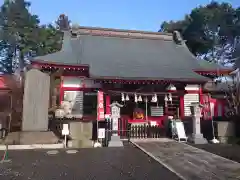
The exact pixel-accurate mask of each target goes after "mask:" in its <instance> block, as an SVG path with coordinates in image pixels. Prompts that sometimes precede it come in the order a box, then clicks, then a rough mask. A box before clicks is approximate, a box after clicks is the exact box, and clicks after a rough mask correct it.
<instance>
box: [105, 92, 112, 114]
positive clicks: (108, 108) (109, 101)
mask: <svg viewBox="0 0 240 180" xmlns="http://www.w3.org/2000/svg"><path fill="white" fill-rule="evenodd" d="M110 104H111V98H110V96H109V95H106V105H105V107H106V114H111V107H110Z"/></svg>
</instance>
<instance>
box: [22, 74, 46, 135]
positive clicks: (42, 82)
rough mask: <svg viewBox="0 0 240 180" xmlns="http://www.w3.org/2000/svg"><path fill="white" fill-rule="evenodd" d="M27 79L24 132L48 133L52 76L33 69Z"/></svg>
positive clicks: (24, 98)
mask: <svg viewBox="0 0 240 180" xmlns="http://www.w3.org/2000/svg"><path fill="white" fill-rule="evenodd" d="M25 77H26V78H25V86H24V97H23V121H22V131H31V132H36V131H47V130H48V107H49V91H50V76H49V75H48V74H45V73H42V72H41V71H39V70H37V69H31V70H29V71H28V72H27V73H26V76H25Z"/></svg>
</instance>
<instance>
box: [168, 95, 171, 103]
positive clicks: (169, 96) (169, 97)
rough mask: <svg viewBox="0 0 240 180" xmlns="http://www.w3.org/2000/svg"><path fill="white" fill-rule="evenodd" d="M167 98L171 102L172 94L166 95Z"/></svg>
mask: <svg viewBox="0 0 240 180" xmlns="http://www.w3.org/2000/svg"><path fill="white" fill-rule="evenodd" d="M168 100H169V101H171V102H172V94H169V95H168Z"/></svg>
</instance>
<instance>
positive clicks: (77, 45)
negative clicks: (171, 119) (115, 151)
mask: <svg viewBox="0 0 240 180" xmlns="http://www.w3.org/2000/svg"><path fill="white" fill-rule="evenodd" d="M31 66H32V68H37V69H39V70H41V71H42V72H45V73H48V74H49V75H50V77H51V92H50V95H51V98H50V102H49V109H51V108H52V109H56V108H57V107H59V105H60V104H61V102H62V101H71V102H72V103H73V108H72V112H71V113H72V115H73V116H76V117H77V118H80V119H82V120H96V119H97V104H98V101H97V93H98V92H99V91H101V92H103V95H104V114H105V115H108V114H110V113H111V112H110V106H109V105H110V104H111V103H112V102H116V101H117V102H118V103H120V104H122V105H124V106H123V107H122V108H121V118H122V119H127V120H128V122H129V123H141V122H143V123H145V122H155V123H156V124H162V121H163V120H164V118H165V117H167V116H178V117H179V118H180V119H182V120H183V119H184V118H186V117H188V116H190V115H191V113H190V105H191V103H196V102H198V103H203V104H204V103H205V101H204V97H205V96H206V94H208V93H209V92H207V91H206V90H205V89H204V85H205V84H206V83H207V82H209V81H211V80H212V79H213V78H215V77H217V76H220V75H227V74H228V73H230V72H231V71H232V69H230V68H226V67H221V66H219V65H217V64H213V63H209V62H207V61H204V60H201V61H200V60H197V59H196V57H195V56H194V55H193V54H192V53H191V52H190V51H189V49H188V48H187V46H186V44H185V41H184V40H183V39H182V38H181V36H180V35H179V33H178V32H174V33H173V34H168V33H162V32H146V31H133V30H120V29H106V28H93V27H79V28H77V29H72V30H69V31H65V32H64V37H63V44H62V49H61V50H60V51H59V52H55V53H52V54H47V55H44V56H39V57H35V58H34V59H33V60H32V61H31ZM205 93H206V94H205ZM204 94H205V95H204ZM214 102H215V103H214V106H215V107H211V108H213V109H214V110H213V111H214V112H215V115H216V116H222V115H224V112H223V111H224V110H223V109H224V108H223V106H224V103H223V102H222V101H219V102H216V100H215V101H214ZM220 107H221V108H220Z"/></svg>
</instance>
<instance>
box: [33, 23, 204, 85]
mask: <svg viewBox="0 0 240 180" xmlns="http://www.w3.org/2000/svg"><path fill="white" fill-rule="evenodd" d="M34 60H35V61H37V60H41V61H46V62H49V63H50V62H51V63H60V64H66V65H67V64H68V65H79V64H83V65H89V67H90V70H89V71H90V76H92V77H96V78H106V77H108V78H124V79H126V78H127V79H156V80H157V79H169V80H179V81H184V80H193V81H194V80H197V81H207V80H208V79H207V78H205V77H203V76H201V75H198V74H197V73H195V72H194V71H193V70H194V69H200V68H201V66H200V64H199V63H198V61H197V60H196V58H195V57H194V56H193V55H192V54H191V53H190V51H189V50H188V48H187V47H186V45H185V44H184V43H180V44H179V43H176V42H175V41H174V40H173V36H171V35H169V34H162V33H147V32H142V31H125V30H122V31H120V30H111V29H110V30H109V29H107V30H106V29H96V28H95V29H94V28H92V29H88V28H82V29H80V30H79V31H77V35H76V37H71V36H70V35H68V34H67V33H65V37H64V43H63V49H62V50H61V51H59V52H57V53H54V54H49V55H46V56H41V57H36V58H34Z"/></svg>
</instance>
